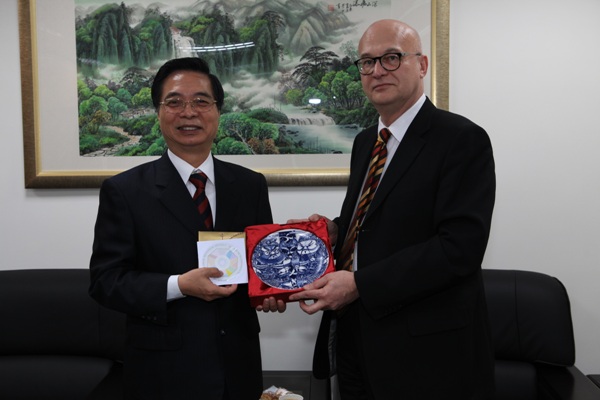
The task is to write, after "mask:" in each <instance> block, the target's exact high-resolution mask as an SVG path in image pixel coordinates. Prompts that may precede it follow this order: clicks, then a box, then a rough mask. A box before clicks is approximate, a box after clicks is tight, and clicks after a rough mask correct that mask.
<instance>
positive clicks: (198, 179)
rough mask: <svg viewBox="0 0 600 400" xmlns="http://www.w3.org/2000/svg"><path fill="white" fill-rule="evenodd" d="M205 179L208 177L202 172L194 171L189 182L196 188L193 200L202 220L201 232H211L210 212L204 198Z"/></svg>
mask: <svg viewBox="0 0 600 400" xmlns="http://www.w3.org/2000/svg"><path fill="white" fill-rule="evenodd" d="M207 179H208V177H207V176H206V175H205V174H204V172H202V171H199V170H197V171H194V172H193V173H192V175H190V182H191V183H192V184H193V185H194V186H195V187H196V192H195V193H194V197H193V199H194V203H195V204H196V207H197V208H198V212H199V213H200V217H201V218H202V226H201V228H200V230H201V231H212V230H213V220H212V211H211V209H210V203H209V202H208V198H207V197H206V192H205V191H204V188H205V187H206V181H207Z"/></svg>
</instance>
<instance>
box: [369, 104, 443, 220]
mask: <svg viewBox="0 0 600 400" xmlns="http://www.w3.org/2000/svg"><path fill="white" fill-rule="evenodd" d="M434 110H435V106H434V105H433V103H431V102H430V101H429V100H428V99H427V100H426V101H425V103H424V104H423V106H422V107H421V110H419V112H418V113H417V115H416V116H415V119H414V120H413V122H412V123H411V124H410V126H409V127H408V130H407V131H406V134H405V135H404V138H403V139H402V141H401V142H400V144H399V145H398V148H397V149H396V152H395V153H394V157H393V158H392V160H391V161H390V164H389V165H388V168H387V169H386V171H385V174H384V175H383V178H382V180H381V182H380V183H379V187H378V188H377V191H376V192H375V197H374V198H373V201H372V203H371V205H370V206H369V210H368V211H367V214H366V215H365V219H367V218H369V216H370V215H371V214H372V213H373V212H374V211H375V210H376V209H377V207H379V206H380V205H381V203H382V202H383V201H384V199H385V198H386V197H387V195H388V194H389V193H390V191H391V190H392V189H393V188H394V187H395V186H396V185H397V184H398V182H399V181H400V180H401V179H402V176H403V175H404V174H405V173H406V171H408V169H409V168H410V166H411V165H412V163H413V162H414V160H415V159H416V158H417V156H418V155H419V153H420V152H421V149H422V148H423V146H424V145H425V143H426V140H425V138H424V133H425V132H427V130H429V127H430V126H431V113H432V112H433V111H434Z"/></svg>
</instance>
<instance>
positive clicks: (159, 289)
mask: <svg viewBox="0 0 600 400" xmlns="http://www.w3.org/2000/svg"><path fill="white" fill-rule="evenodd" d="M131 203H132V202H131V201H130V199H128V197H127V196H126V195H124V194H123V191H122V190H120V186H119V185H118V184H117V183H115V182H114V181H113V180H111V179H108V180H106V181H104V183H103V184H102V187H101V189H100V204H99V207H98V216H97V219H96V225H95V229H94V243H93V252H92V257H91V260H90V274H91V284H90V288H89V293H90V295H91V296H92V297H93V298H94V299H95V300H97V301H98V302H99V303H100V304H102V305H104V306H106V307H108V308H112V309H115V310H118V311H121V312H124V313H127V314H130V315H136V316H139V317H140V318H143V319H147V320H149V321H152V322H156V323H165V322H166V301H165V299H166V290H167V280H168V277H169V275H168V274H162V273H157V272H149V271H145V270H143V269H142V268H139V266H138V264H139V259H140V255H139V254H138V252H139V251H140V250H139V249H138V248H137V247H136V229H138V227H137V225H136V216H135V213H134V212H133V208H132V207H134V206H132V204H131Z"/></svg>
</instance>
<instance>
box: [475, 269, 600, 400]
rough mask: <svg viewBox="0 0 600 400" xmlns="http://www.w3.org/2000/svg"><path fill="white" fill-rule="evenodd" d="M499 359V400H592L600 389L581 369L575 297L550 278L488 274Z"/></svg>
mask: <svg viewBox="0 0 600 400" xmlns="http://www.w3.org/2000/svg"><path fill="white" fill-rule="evenodd" d="M483 281H484V286H485V290H486V299H487V303H488V309H489V315H490V325H491V330H492V336H493V341H494V353H495V358H496V397H495V399H496V400H534V399H535V400H537V399H540V400H559V399H560V400H592V399H600V388H599V387H598V386H596V385H595V384H594V383H593V382H592V381H591V380H590V379H589V378H588V377H586V376H585V375H584V374H583V373H582V372H581V371H580V370H579V369H578V368H577V367H576V366H575V365H574V364H575V339H574V335H573V323H572V319H571V306H570V302H569V296H568V294H567V291H566V289H565V287H564V286H563V284H562V283H561V282H560V281H559V280H558V279H556V278H554V277H551V276H549V275H546V274H542V273H538V272H531V271H517V270H484V271H483Z"/></svg>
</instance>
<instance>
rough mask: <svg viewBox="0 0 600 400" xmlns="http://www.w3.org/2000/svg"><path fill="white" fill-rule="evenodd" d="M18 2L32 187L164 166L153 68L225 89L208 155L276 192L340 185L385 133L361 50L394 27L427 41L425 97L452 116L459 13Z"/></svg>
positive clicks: (390, 4) (405, 7)
mask: <svg viewBox="0 0 600 400" xmlns="http://www.w3.org/2000/svg"><path fill="white" fill-rule="evenodd" d="M18 1H19V35H20V47H21V85H22V87H21V89H22V106H23V142H24V153H25V187H27V188H86V187H87V188H93V187H99V186H100V184H101V182H102V181H103V180H104V179H106V178H107V177H110V176H112V175H114V174H116V173H118V172H120V171H123V170H126V169H129V168H131V167H133V166H135V165H138V164H141V163H143V162H147V161H151V160H153V159H156V157H158V156H159V154H160V153H162V152H164V141H161V139H162V138H161V137H160V136H161V135H160V131H159V130H157V126H156V116H155V113H154V110H153V108H152V106H151V104H149V103H148V102H149V96H148V91H149V88H148V86H149V84H150V82H151V77H152V76H153V74H154V73H155V72H156V68H157V66H159V65H161V64H162V62H164V61H165V60H167V59H169V58H175V57H185V56H197V57H202V58H205V59H206V60H207V61H209V64H210V65H211V70H212V71H213V72H214V73H215V74H216V75H217V76H219V78H220V79H221V81H222V82H223V87H224V89H225V94H226V97H225V100H226V101H225V110H223V111H222V114H221V123H220V127H219V133H218V134H217V139H215V144H214V145H213V154H215V155H216V156H218V157H219V158H221V159H223V160H226V161H231V162H234V163H237V164H240V165H243V166H246V167H248V168H251V169H254V170H256V171H259V172H261V173H263V174H264V175H265V176H266V178H267V181H268V183H269V185H271V186H339V185H344V184H345V183H346V181H347V179H348V174H349V171H348V165H349V159H350V154H349V153H350V149H351V144H352V140H353V138H354V136H355V135H356V133H358V132H359V131H360V130H361V129H363V128H364V127H366V126H368V124H370V123H372V122H373V121H376V113H373V112H371V113H369V111H368V110H369V106H370V105H369V104H368V102H365V99H366V98H364V94H363V93H362V91H361V90H359V88H360V83H359V80H360V79H359V78H358V72H357V71H356V68H355V67H354V66H353V65H352V61H354V59H355V58H356V53H357V49H356V45H357V43H358V39H359V38H360V35H361V34H362V32H363V31H364V29H365V28H366V26H367V25H369V24H370V23H371V22H373V21H375V20H378V19H382V18H388V17H389V16H390V15H393V16H394V17H395V18H397V19H400V20H403V21H406V22H408V23H410V24H411V25H412V26H413V27H415V28H416V29H417V30H418V31H419V33H420V34H421V37H422V39H423V47H424V48H423V51H424V53H425V54H427V55H429V59H430V70H429V74H428V76H427V77H426V82H425V89H426V93H427V95H428V96H429V97H430V98H431V99H432V101H433V102H434V103H435V104H436V105H437V106H438V107H440V108H445V109H447V108H448V61H449V55H448V52H449V1H450V0H407V1H403V2H394V1H393V0H371V1H368V0H350V1H346V2H328V1H327V0H325V1H322V0H286V1H273V2H268V1H266V2H265V1H260V2H259V1H256V0H242V1H238V2H234V3H235V5H234V6H231V5H230V3H231V2H227V1H212V0H211V1H209V0H206V1H203V0H200V1H194V0H173V1H172V2H169V4H168V5H163V4H161V3H156V2H154V1H152V0H136V1H129V0H123V1H121V2H120V4H117V3H114V2H110V1H103V0H54V1H52V2H48V1H36V0H18ZM398 3H401V4H398ZM161 7H162V8H161ZM228 7H231V8H228ZM116 32H118V33H116ZM371 108H372V106H371ZM356 110H359V111H360V112H357V111H356ZM362 110H366V111H362ZM369 118H371V119H370V120H369ZM373 118H375V120H373ZM232 132H234V133H232ZM244 132H251V133H244Z"/></svg>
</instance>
